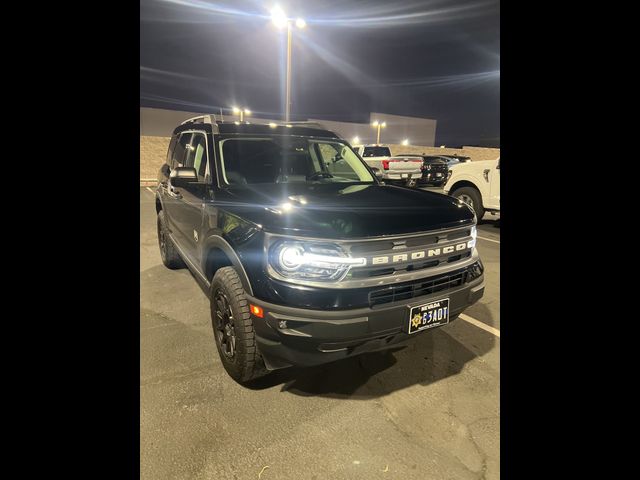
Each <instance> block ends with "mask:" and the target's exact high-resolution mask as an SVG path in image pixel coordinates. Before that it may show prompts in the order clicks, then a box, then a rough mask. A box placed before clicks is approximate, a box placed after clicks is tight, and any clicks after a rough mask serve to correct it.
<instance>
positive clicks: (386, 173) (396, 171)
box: [353, 145, 423, 187]
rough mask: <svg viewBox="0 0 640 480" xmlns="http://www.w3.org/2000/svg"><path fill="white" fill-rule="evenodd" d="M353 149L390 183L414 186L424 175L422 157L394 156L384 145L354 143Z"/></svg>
mask: <svg viewBox="0 0 640 480" xmlns="http://www.w3.org/2000/svg"><path fill="white" fill-rule="evenodd" d="M353 149H354V150H355V151H356V153H357V154H358V155H360V156H361V157H362V159H363V160H364V161H365V162H367V164H368V165H369V166H370V167H371V168H373V169H374V171H375V172H376V174H377V175H378V176H379V177H380V178H381V179H382V180H384V181H386V182H388V183H400V184H402V185H407V186H409V187H414V186H415V185H416V182H417V181H418V180H419V179H420V178H421V177H422V165H423V160H422V158H416V157H403V156H392V155H391V150H390V149H389V147H386V146H384V145H354V146H353Z"/></svg>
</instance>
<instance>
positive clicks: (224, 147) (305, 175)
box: [220, 136, 375, 185]
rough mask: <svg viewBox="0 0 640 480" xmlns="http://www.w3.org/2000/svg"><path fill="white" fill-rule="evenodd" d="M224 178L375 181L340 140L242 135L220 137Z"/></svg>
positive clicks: (236, 180)
mask: <svg viewBox="0 0 640 480" xmlns="http://www.w3.org/2000/svg"><path fill="white" fill-rule="evenodd" d="M220 158H221V160H222V161H221V164H222V173H223V176H224V180H225V182H226V183H227V184H230V185H247V184H257V183H314V182H321V183H336V182H340V183H363V182H364V183H374V182H375V181H374V178H373V176H372V175H371V173H369V170H368V169H367V167H366V166H365V165H364V163H363V162H362V160H360V158H358V156H357V155H356V154H355V153H354V152H353V150H351V148H350V147H348V146H347V145H346V144H344V143H342V142H340V141H338V140H329V139H327V140H323V139H317V138H306V137H279V136H273V137H255V138H253V137H240V138H227V139H223V140H221V141H220Z"/></svg>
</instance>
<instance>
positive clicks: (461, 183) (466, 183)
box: [449, 180, 482, 198]
mask: <svg viewBox="0 0 640 480" xmlns="http://www.w3.org/2000/svg"><path fill="white" fill-rule="evenodd" d="M462 187H471V188H473V189H474V190H476V191H477V192H478V193H479V194H480V198H482V192H481V191H480V189H479V188H478V187H477V186H476V184H475V183H473V182H470V181H469V180H458V181H457V182H456V183H454V184H453V185H451V188H449V195H451V194H452V193H453V192H454V191H455V190H457V189H458V188H462Z"/></svg>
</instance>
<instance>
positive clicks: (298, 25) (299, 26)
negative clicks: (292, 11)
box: [296, 18, 307, 28]
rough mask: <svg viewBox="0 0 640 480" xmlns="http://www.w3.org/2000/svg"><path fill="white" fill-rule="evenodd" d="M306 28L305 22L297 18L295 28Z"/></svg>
mask: <svg viewBox="0 0 640 480" xmlns="http://www.w3.org/2000/svg"><path fill="white" fill-rule="evenodd" d="M306 26H307V22H305V21H304V18H298V19H297V20H296V27H298V28H304V27H306Z"/></svg>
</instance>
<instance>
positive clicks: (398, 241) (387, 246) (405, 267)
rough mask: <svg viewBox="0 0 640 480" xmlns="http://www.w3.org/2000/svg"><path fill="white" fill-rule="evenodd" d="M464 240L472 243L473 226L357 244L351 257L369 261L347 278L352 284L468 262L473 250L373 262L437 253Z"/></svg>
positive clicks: (352, 270) (352, 250) (352, 249)
mask: <svg viewBox="0 0 640 480" xmlns="http://www.w3.org/2000/svg"><path fill="white" fill-rule="evenodd" d="M465 239H467V240H470V239H471V227H470V226H469V227H462V228H456V229H452V230H446V231H442V232H431V233H422V234H418V235H415V236H408V237H401V238H395V239H380V240H369V241H355V242H353V243H350V244H349V245H348V246H347V248H348V251H349V255H350V256H352V257H359V256H365V257H368V258H369V261H368V262H367V265H366V266H364V267H358V268H352V269H351V271H350V272H349V274H348V275H347V277H346V278H347V280H349V279H364V278H373V277H383V276H393V275H398V274H402V273H407V272H414V271H416V270H426V269H430V268H434V267H438V266H441V265H444V264H448V263H449V264H450V263H452V262H458V261H462V260H466V259H468V258H469V257H470V256H471V253H472V252H471V250H470V249H469V250H466V251H463V252H451V254H438V255H437V256H422V257H419V258H415V259H408V260H406V261H399V262H391V261H389V262H385V263H378V264H375V263H373V261H372V258H373V257H376V256H383V257H384V256H393V255H398V254H403V253H406V254H407V255H410V254H411V253H412V252H416V251H419V250H429V249H438V248H442V247H443V245H450V244H451V243H452V242H456V241H465Z"/></svg>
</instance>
